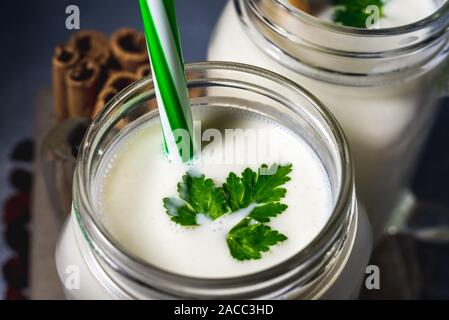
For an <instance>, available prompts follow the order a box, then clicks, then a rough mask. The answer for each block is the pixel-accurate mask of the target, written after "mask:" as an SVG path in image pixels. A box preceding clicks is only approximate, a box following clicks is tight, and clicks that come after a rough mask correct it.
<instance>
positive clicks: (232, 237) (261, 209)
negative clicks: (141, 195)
mask: <svg viewBox="0 0 449 320" xmlns="http://www.w3.org/2000/svg"><path fill="white" fill-rule="evenodd" d="M291 171H292V165H290V164H289V165H285V166H282V165H277V164H274V165H273V166H272V167H270V168H269V167H268V166H267V165H262V166H261V167H260V168H259V170H258V171H257V172H254V171H253V170H251V169H250V168H247V169H245V170H244V171H243V172H242V174H241V176H240V177H239V176H237V175H236V174H235V173H233V172H231V173H230V174H229V175H228V177H227V179H226V183H224V184H223V187H217V186H216V185H215V183H214V182H213V181H212V180H211V179H206V178H205V176H204V175H200V176H194V175H191V174H190V173H187V174H185V175H184V176H183V177H182V181H181V182H179V183H178V194H179V199H178V198H164V200H163V203H164V207H165V209H166V212H167V214H168V215H169V216H170V217H171V220H172V221H174V222H175V223H177V224H180V225H182V226H197V225H198V223H197V220H196V218H197V215H199V214H203V215H205V216H207V217H209V218H210V219H212V220H216V219H218V218H219V217H221V216H223V215H224V214H227V213H232V212H235V211H238V210H241V209H245V208H248V207H249V206H250V205H255V206H254V208H253V209H252V210H251V212H250V213H249V214H248V216H247V217H245V218H244V219H243V220H241V221H240V222H239V223H238V224H237V225H236V226H234V227H233V228H232V229H231V230H230V231H229V233H228V235H227V238H226V242H227V244H228V248H229V251H230V254H231V255H232V257H234V258H235V259H237V260H251V259H260V258H261V257H262V253H263V252H266V251H268V250H269V248H270V247H271V246H274V245H276V244H278V243H279V242H282V241H285V240H287V237H286V236H285V235H283V234H281V233H279V232H278V231H276V230H272V229H271V227H270V226H268V225H267V223H269V222H270V221H271V219H272V218H274V217H276V216H277V215H279V214H281V213H282V212H284V211H285V210H286V209H287V207H288V206H287V205H285V204H283V203H280V201H281V199H283V198H284V197H285V195H286V193H287V190H286V189H285V188H283V187H282V186H283V185H284V184H285V183H287V182H288V181H289V180H290V177H289V176H288V175H289V173H290V172H291ZM262 172H263V173H268V172H269V173H271V174H262Z"/></svg>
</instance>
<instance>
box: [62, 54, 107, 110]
mask: <svg viewBox="0 0 449 320" xmlns="http://www.w3.org/2000/svg"><path fill="white" fill-rule="evenodd" d="M100 69H101V68H100V66H99V64H98V63H96V62H95V61H92V60H90V59H88V58H85V59H83V60H82V61H80V63H79V64H77V66H76V67H75V68H73V69H72V70H70V72H69V73H68V74H67V76H66V83H67V98H68V111H69V112H68V113H69V116H70V117H88V116H90V114H91V113H92V109H93V107H94V104H95V100H96V95H97V92H98V89H99V83H100V73H101V71H100Z"/></svg>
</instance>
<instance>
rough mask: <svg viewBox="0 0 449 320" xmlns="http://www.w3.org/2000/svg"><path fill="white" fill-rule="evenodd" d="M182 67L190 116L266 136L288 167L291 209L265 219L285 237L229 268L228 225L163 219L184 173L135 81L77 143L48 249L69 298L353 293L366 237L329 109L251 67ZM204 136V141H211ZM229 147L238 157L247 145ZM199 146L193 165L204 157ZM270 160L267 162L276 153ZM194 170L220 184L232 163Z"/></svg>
mask: <svg viewBox="0 0 449 320" xmlns="http://www.w3.org/2000/svg"><path fill="white" fill-rule="evenodd" d="M186 72H187V80H188V88H189V92H190V96H191V106H192V112H193V118H194V120H198V119H201V121H202V122H201V125H202V126H203V129H205V128H208V129H214V128H219V129H218V130H219V131H221V130H223V129H225V128H234V129H241V127H242V126H243V127H245V126H246V127H247V128H256V127H257V128H259V129H260V128H262V129H264V128H265V129H266V128H270V130H274V131H273V133H270V134H271V135H272V136H274V137H275V138H276V141H275V143H276V144H277V145H278V146H280V148H279V150H278V152H279V163H284V162H290V163H292V165H293V167H292V172H291V181H289V182H288V183H287V184H286V185H285V187H286V189H287V195H286V197H285V199H284V200H283V201H285V203H286V204H287V205H288V208H287V210H286V211H285V212H284V213H282V214H281V215H279V216H278V217H276V218H275V219H273V220H275V221H272V222H270V224H271V226H272V227H273V228H276V229H278V230H279V231H280V232H284V233H285V234H286V235H287V237H288V239H287V240H285V241H284V242H283V243H281V244H278V245H277V246H275V247H272V248H270V251H269V252H267V253H264V254H263V255H262V258H261V259H259V260H247V261H237V260H235V259H233V258H232V257H231V255H230V254H229V252H228V249H227V247H226V239H225V238H226V237H225V236H223V237H222V238H221V234H222V232H223V231H222V230H221V229H223V226H226V220H222V221H221V222H220V221H219V222H217V223H216V222H215V221H213V222H206V223H204V224H201V225H200V226H199V227H197V228H191V229H183V228H182V227H179V226H176V225H175V224H174V222H172V221H171V220H170V217H169V216H168V215H167V214H166V213H165V210H164V208H163V203H162V197H163V196H169V195H170V194H167V193H168V191H167V190H171V189H173V191H174V190H176V184H177V182H178V181H179V179H180V178H181V176H180V175H179V176H178V174H177V172H178V171H179V170H178V167H176V166H175V164H173V163H169V162H168V160H167V159H166V158H165V156H164V154H163V147H162V134H161V132H160V131H161V129H160V124H159V122H158V121H159V118H158V112H157V110H155V109H154V106H155V93H154V88H153V83H152V81H151V78H147V79H143V80H141V81H139V82H137V83H135V84H133V85H131V86H130V87H128V88H126V89H125V90H124V91H123V92H121V93H120V94H119V95H118V96H117V97H115V98H114V99H113V100H112V101H111V102H109V104H108V105H107V106H106V107H105V109H104V111H102V112H101V113H100V114H99V115H98V116H97V118H96V119H95V120H94V121H93V123H92V124H91V125H90V127H89V128H88V130H87V133H86V135H85V137H84V139H83V142H82V144H81V149H80V152H79V154H78V158H77V164H76V169H75V174H74V184H73V205H72V213H71V215H70V217H69V218H68V219H67V221H66V223H65V225H64V227H63V229H62V232H61V236H60V239H59V242H58V245H57V250H56V263H57V270H58V274H59V276H60V279H61V282H62V284H63V286H64V288H65V293H66V296H67V298H70V299H159V298H209V299H214V298H220V299H234V298H245V299H251V298H269V299H286V298H287V299H318V298H329V299H331V298H339V299H347V298H355V297H357V294H358V292H359V290H360V287H361V284H362V281H363V278H364V275H365V268H366V265H367V263H368V260H369V256H370V253H371V247H372V241H371V230H370V226H369V223H368V220H367V218H366V216H365V214H364V213H363V211H362V210H361V209H360V207H358V205H357V200H356V192H355V185H354V178H353V168H352V161H351V156H350V153H349V150H348V146H347V143H346V140H345V137H344V135H343V133H342V130H341V129H340V127H339V125H338V123H337V122H336V120H335V119H334V117H333V116H332V114H331V113H330V112H329V111H328V110H327V109H326V108H325V107H324V106H323V105H322V104H321V102H319V101H318V100H317V99H316V98H314V97H313V96H312V95H311V94H310V93H308V92H307V91H306V90H305V89H303V88H302V87H300V86H299V85H297V84H295V83H294V82H291V81H289V80H287V79H285V78H282V77H280V76H278V75H276V74H274V73H271V72H269V71H266V70H262V69H259V68H256V67H252V66H247V65H241V64H235V63H199V64H192V65H188V66H187V70H186ZM246 127H245V128H246ZM205 132H206V131H200V133H202V134H203V137H202V139H204V140H202V141H203V142H204V141H210V136H209V137H204V133H205ZM236 141H237V144H239V143H240V142H239V141H240V140H238V139H237V140H236ZM262 142H265V140H264V141H262ZM237 147H238V148H237V149H235V150H237V152H236V153H237V154H238V153H239V152H241V151H242V150H246V149H247V148H250V147H251V146H250V145H248V146H246V145H245V146H244V147H243V148H241V146H240V147H239V146H238V145H237ZM205 148H207V146H206V147H205ZM206 151H207V149H204V150H203V153H202V156H203V158H202V159H201V162H204V161H205V159H209V158H207V156H205V154H206ZM267 154H268V155H267V157H268V158H263V159H271V158H270V157H272V156H273V154H274V152H273V149H270V150H269V152H268V153H267ZM204 157H205V158H204ZM216 164H218V166H215V165H216ZM245 166H246V164H245ZM202 168H203V169H204V170H206V172H205V173H206V174H207V176H208V177H212V178H213V179H218V177H221V176H225V174H227V173H228V172H229V171H228V170H229V168H232V170H234V169H236V168H239V167H238V166H235V165H234V164H229V163H221V164H220V163H215V164H213V165H211V166H209V165H205V166H203V167H202ZM241 168H243V167H241ZM181 172H184V171H182V170H181V171H179V173H180V174H181ZM236 172H237V171H236ZM237 173H238V172H237ZM240 214H241V213H240ZM226 216H227V215H225V216H223V217H224V218H223V219H228V218H229V217H231V218H232V217H233V215H232V214H231V215H228V216H229V217H226ZM220 219H221V218H220ZM220 219H219V220H220ZM217 221H218V220H217ZM222 222H223V224H222ZM209 226H212V227H211V228H210V230H209V229H208V228H209ZM225 229H226V228H225ZM197 230H198V233H197ZM205 231H206V232H205ZM209 231H213V232H209ZM225 231H226V232H227V231H228V230H225ZM195 241H196V242H195ZM189 246H190V247H189Z"/></svg>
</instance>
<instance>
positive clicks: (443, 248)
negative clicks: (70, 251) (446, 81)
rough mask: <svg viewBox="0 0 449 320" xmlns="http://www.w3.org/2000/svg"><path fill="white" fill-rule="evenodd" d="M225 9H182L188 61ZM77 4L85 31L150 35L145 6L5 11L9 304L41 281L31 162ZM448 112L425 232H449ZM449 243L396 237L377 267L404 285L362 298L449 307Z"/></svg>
mask: <svg viewBox="0 0 449 320" xmlns="http://www.w3.org/2000/svg"><path fill="white" fill-rule="evenodd" d="M225 3H226V1H225V0H189V1H185V0H184V1H183V0H177V1H176V4H177V10H178V20H179V24H180V30H181V37H182V44H183V50H184V56H185V59H186V62H193V61H201V60H205V58H206V50H207V45H208V41H209V37H210V35H211V32H212V28H213V26H214V25H215V23H216V21H217V18H218V17H219V14H220V12H221V10H222V8H223V6H224V5H225ZM73 4H74V5H77V6H79V8H80V12H81V29H97V30H100V31H103V32H105V33H107V34H110V33H111V32H112V31H114V30H116V29H118V28H121V27H133V28H136V29H138V30H140V29H141V22H140V13H139V8H138V4H137V0H134V1H123V0H94V1H93V0H77V1H75V0H72V1H65V0H59V1H51V0H45V1H25V2H23V1H20V2H17V1H2V2H1V3H0V15H1V19H0V25H1V27H0V34H1V37H0V39H1V41H2V43H1V49H0V63H1V68H2V69H1V70H2V72H1V73H2V74H3V76H2V77H1V78H0V97H1V99H2V101H1V106H0V119H1V120H0V121H1V125H0V141H1V143H0V204H1V210H2V212H0V217H1V220H0V266H1V269H2V273H1V274H0V298H8V299H23V298H30V294H31V292H32V291H30V284H31V283H33V282H32V281H31V278H30V275H31V274H33V275H35V276H36V272H32V271H31V267H30V266H31V262H32V261H31V258H30V257H31V256H30V241H31V240H30V239H31V236H30V235H31V234H32V232H33V228H32V224H31V223H28V222H27V221H28V219H29V218H28V217H29V216H31V219H32V217H33V214H34V212H33V210H31V208H32V203H33V199H32V197H31V195H33V194H34V193H33V190H32V180H33V175H34V169H36V168H35V166H33V160H32V158H33V150H34V151H35V150H36V145H35V144H34V139H33V138H34V137H35V135H36V131H35V130H36V119H37V118H39V116H40V115H42V113H45V112H46V111H45V110H43V109H40V104H39V99H40V94H41V93H42V92H48V90H49V89H50V88H51V58H52V56H53V54H54V50H55V46H56V45H58V44H59V43H65V42H67V40H68V38H69V37H70V35H71V34H72V31H70V30H67V29H66V27H65V20H66V17H67V15H66V14H65V9H66V7H67V6H68V5H73ZM448 108H449V100H442V101H441V111H440V116H439V117H438V121H437V124H436V126H435V128H434V130H433V133H432V135H431V138H430V141H429V142H428V144H427V147H426V150H425V152H424V156H423V158H422V159H421V162H420V166H419V169H418V172H417V174H416V176H415V178H414V184H413V186H414V187H413V188H414V191H415V192H416V193H417V194H418V196H419V198H420V199H421V200H422V201H423V202H425V203H427V204H430V205H428V206H426V208H425V209H423V210H427V211H429V212H430V213H429V214H428V215H424V218H420V219H419V221H416V223H417V224H421V225H422V224H424V225H425V224H433V223H435V221H434V220H435V219H437V218H435V217H438V219H441V223H442V224H446V225H449V223H447V221H448V220H449V218H448V216H449V214H446V213H447V212H448V211H447V210H446V208H447V207H449V188H448V187H447V183H446V181H448V179H449V148H448V147H447V146H448V144H447V141H448V140H449V126H448V125H447V124H448V123H449V110H448ZM435 211H437V212H438V213H437V214H435ZM18 216H20V217H19V218H18ZM17 221H19V222H17ZM40 230H43V229H40ZM448 241H449V239H440V241H438V242H435V241H434V242H423V241H419V240H416V239H414V238H412V237H410V236H404V235H396V236H392V237H388V239H385V241H383V242H382V243H381V244H380V249H378V250H377V251H376V254H375V256H374V257H373V259H374V261H375V262H376V261H380V262H381V263H383V264H384V265H385V268H386V269H387V270H388V268H391V269H392V270H396V272H397V271H398V270H399V271H400V272H399V273H400V274H401V279H399V280H398V279H397V273H388V271H384V270H385V269H382V268H381V272H382V277H383V278H382V280H381V281H382V283H387V284H388V282H389V280H390V279H394V280H393V282H395V283H397V285H396V286H391V287H388V285H387V288H386V289H385V290H384V291H383V292H382V293H373V292H364V293H363V294H362V297H364V298H379V297H383V298H436V299H449V275H448V274H449V273H448V272H447V270H449V246H448V244H447V242H448ZM49 250H50V251H51V250H53V251H54V248H50V249H49ZM376 259H377V260H376ZM44 265H45V264H44ZM52 270H53V269H49V270H47V272H54V271H52ZM40 272H41V274H38V275H37V276H41V277H42V278H43V279H44V282H45V278H46V274H44V273H45V272H46V270H40ZM41 288H43V289H41V290H44V289H45V285H42V284H41ZM48 290H51V287H49V288H48ZM54 296H56V293H55V295H54ZM40 297H46V296H43V295H42V296H40ZM47 297H51V295H48V296H47Z"/></svg>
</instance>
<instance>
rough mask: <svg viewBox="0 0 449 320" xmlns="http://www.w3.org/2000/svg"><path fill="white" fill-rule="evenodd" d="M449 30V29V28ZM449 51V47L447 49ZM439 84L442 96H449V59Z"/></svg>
mask: <svg viewBox="0 0 449 320" xmlns="http://www.w3.org/2000/svg"><path fill="white" fill-rule="evenodd" d="M448 32H449V29H448ZM447 50H448V51H449V49H447ZM438 84H439V92H440V97H441V98H448V97H449V61H446V66H445V67H443V72H442V73H441V77H440V79H439V81H438Z"/></svg>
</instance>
